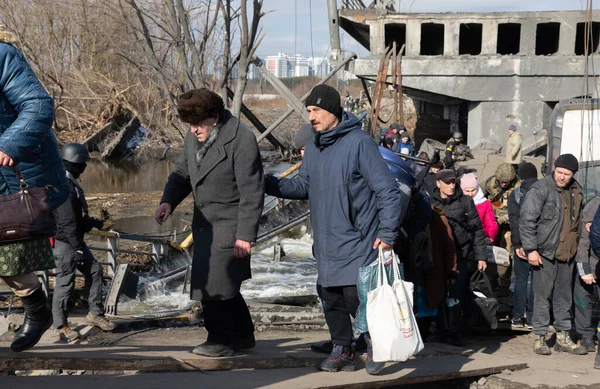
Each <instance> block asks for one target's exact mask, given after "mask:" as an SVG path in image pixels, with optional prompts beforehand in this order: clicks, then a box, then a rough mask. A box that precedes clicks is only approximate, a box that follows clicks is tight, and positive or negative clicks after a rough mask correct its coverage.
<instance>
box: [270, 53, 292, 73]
mask: <svg viewBox="0 0 600 389" xmlns="http://www.w3.org/2000/svg"><path fill="white" fill-rule="evenodd" d="M266 63H267V70H268V71H269V72H271V73H272V74H273V75H274V76H275V77H277V78H288V77H290V72H289V66H290V64H289V58H288V56H287V55H285V54H284V53H278V54H277V55H269V56H267V58H266Z"/></svg>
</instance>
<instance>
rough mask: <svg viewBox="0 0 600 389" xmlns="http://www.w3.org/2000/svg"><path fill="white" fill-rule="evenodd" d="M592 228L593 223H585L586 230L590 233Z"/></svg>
mask: <svg viewBox="0 0 600 389" xmlns="http://www.w3.org/2000/svg"><path fill="white" fill-rule="evenodd" d="M591 229H592V223H585V230H586V231H587V232H588V233H589V232H590V230H591Z"/></svg>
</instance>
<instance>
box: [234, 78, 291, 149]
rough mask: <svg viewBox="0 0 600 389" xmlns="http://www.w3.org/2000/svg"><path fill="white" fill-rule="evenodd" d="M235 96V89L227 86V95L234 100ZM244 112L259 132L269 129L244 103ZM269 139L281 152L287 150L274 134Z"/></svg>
mask: <svg viewBox="0 0 600 389" xmlns="http://www.w3.org/2000/svg"><path fill="white" fill-rule="evenodd" d="M234 96H235V93H233V91H232V90H231V89H230V88H227V97H228V98H229V99H231V100H233V98H234ZM242 114H243V115H244V116H245V117H246V118H247V119H248V120H249V121H250V123H252V125H253V126H254V127H256V129H257V130H258V132H260V133H261V134H262V133H264V132H265V131H267V127H265V125H264V124H262V122H261V121H260V120H259V119H258V118H257V117H256V115H254V113H252V111H251V110H250V108H248V107H247V106H246V104H244V103H242ZM267 140H268V141H269V143H271V144H272V145H273V147H275V148H276V149H277V150H279V152H280V153H283V152H284V151H285V150H287V147H285V146H284V145H283V143H281V142H280V141H279V140H277V138H275V136H273V134H269V135H267Z"/></svg>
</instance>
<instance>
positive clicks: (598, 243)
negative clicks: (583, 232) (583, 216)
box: [590, 208, 600, 257]
mask: <svg viewBox="0 0 600 389" xmlns="http://www.w3.org/2000/svg"><path fill="white" fill-rule="evenodd" d="M590 245H591V246H592V251H593V252H594V254H595V255H596V256H597V257H600V208H598V210H597V211H596V215H595V216H594V220H593V221H592V227H591V228H590Z"/></svg>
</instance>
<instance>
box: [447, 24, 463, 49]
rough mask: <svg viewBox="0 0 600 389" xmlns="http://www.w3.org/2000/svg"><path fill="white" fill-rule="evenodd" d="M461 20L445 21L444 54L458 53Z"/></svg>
mask: <svg viewBox="0 0 600 389" xmlns="http://www.w3.org/2000/svg"><path fill="white" fill-rule="evenodd" d="M459 33H460V22H458V21H451V22H446V23H444V55H451V56H456V55H458V40H459Z"/></svg>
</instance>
